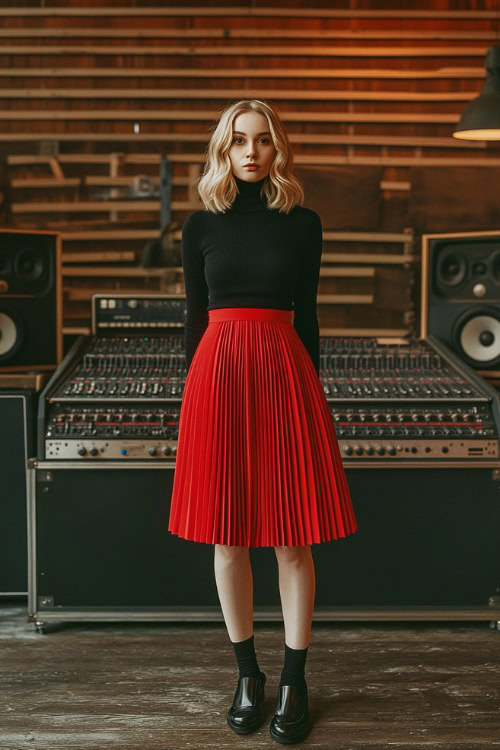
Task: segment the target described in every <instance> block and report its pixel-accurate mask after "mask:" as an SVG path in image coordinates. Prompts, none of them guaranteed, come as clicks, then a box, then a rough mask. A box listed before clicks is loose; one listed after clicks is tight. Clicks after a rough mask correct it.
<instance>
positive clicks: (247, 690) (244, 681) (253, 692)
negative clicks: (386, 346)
mask: <svg viewBox="0 0 500 750" xmlns="http://www.w3.org/2000/svg"><path fill="white" fill-rule="evenodd" d="M261 674H262V677H252V676H250V677H240V678H239V679H238V685H237V687H236V691H235V693H234V698H233V702H232V704H231V707H230V709H229V711H228V712H227V723H228V726H230V727H231V729H232V730H233V732H236V733H237V734H249V733H250V732H255V730H256V729H258V727H259V724H260V720H261V716H260V704H261V703H262V701H263V700H264V685H265V682H266V675H265V674H264V672H262V673H261Z"/></svg>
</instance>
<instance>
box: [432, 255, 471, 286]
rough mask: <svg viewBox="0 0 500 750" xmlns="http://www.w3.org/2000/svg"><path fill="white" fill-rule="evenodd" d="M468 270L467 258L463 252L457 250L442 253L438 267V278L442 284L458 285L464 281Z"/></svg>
mask: <svg viewBox="0 0 500 750" xmlns="http://www.w3.org/2000/svg"><path fill="white" fill-rule="evenodd" d="M466 272H467V260H466V258H465V256H464V255H463V253H460V252H458V251H457V250H448V251H444V252H443V253H441V255H440V256H439V259H438V262H437V269H436V279H437V281H438V284H439V285H440V286H444V287H450V286H458V285H459V284H461V283H462V282H463V281H464V279H465V276H466Z"/></svg>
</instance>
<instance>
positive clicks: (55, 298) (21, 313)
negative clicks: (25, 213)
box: [0, 229, 62, 372]
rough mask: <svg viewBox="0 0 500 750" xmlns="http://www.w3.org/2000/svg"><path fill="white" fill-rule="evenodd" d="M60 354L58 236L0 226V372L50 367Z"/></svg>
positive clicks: (60, 304)
mask: <svg viewBox="0 0 500 750" xmlns="http://www.w3.org/2000/svg"><path fill="white" fill-rule="evenodd" d="M61 359H62V273H61V241H60V236H59V234H57V233H54V232H43V231H40V232H31V231H24V230H11V229H1V230H0V372H23V371H27V370H32V369H33V368H36V369H37V370H52V369H55V368H56V367H57V365H58V364H59V363H60V362H61Z"/></svg>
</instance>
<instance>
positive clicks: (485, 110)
mask: <svg viewBox="0 0 500 750" xmlns="http://www.w3.org/2000/svg"><path fill="white" fill-rule="evenodd" d="M486 74H487V75H486V80H485V82H484V84H483V88H482V90H481V93H480V94H479V96H477V97H476V98H475V99H473V100H472V101H471V102H470V104H468V105H467V107H466V108H465V109H464V111H463V113H462V117H461V118H460V122H459V123H458V125H457V128H456V130H455V131H454V133H453V137H454V138H463V139H465V140H469V141H500V46H495V47H490V48H489V50H488V52H487V54H486Z"/></svg>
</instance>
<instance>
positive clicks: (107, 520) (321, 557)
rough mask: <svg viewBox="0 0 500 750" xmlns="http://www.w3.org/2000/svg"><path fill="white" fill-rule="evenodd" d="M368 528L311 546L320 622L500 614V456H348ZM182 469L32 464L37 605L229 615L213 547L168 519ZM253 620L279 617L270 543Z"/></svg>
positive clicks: (259, 552) (262, 556)
mask: <svg viewBox="0 0 500 750" xmlns="http://www.w3.org/2000/svg"><path fill="white" fill-rule="evenodd" d="M345 469H346V474H347V478H348V482H349V486H350V489H351V493H352V497H353V504H354V509H355V513H356V518H357V522H358V530H357V532H356V533H355V534H352V535H350V536H348V537H346V538H341V539H338V540H333V541H331V542H328V543H323V544H319V545H313V546H312V551H313V556H314V560H315V565H316V599H315V615H314V616H315V619H325V620H374V619H380V620H388V619H394V620H397V619H399V620H445V619H458V620H489V621H490V623H491V624H492V625H498V624H499V623H500V598H499V592H500V558H499V555H498V539H499V529H500V465H499V464H498V463H495V462H487V461H486V462H484V464H483V465H481V466H478V465H477V463H476V464H475V466H474V467H473V468H472V467H471V465H470V463H469V464H465V463H463V465H459V464H455V465H454V466H445V465H440V466H436V463H435V462H434V463H432V464H431V463H427V462H426V463H425V464H424V463H422V464H421V465H418V466H416V465H415V462H413V463H412V464H411V465H410V463H409V462H408V464H407V465H406V466H401V462H399V463H398V465H397V466H395V465H390V464H389V462H386V463H385V464H384V466H383V467H381V466H380V465H378V466H376V467H374V466H370V464H369V462H366V465H365V466H360V462H358V461H357V462H356V465H355V466H349V462H345ZM173 476H174V466H173V465H166V464H159V463H158V464H155V465H153V466H152V465H151V462H144V461H143V462H136V463H134V462H127V463H125V462H123V463H122V462H119V461H117V462H109V463H100V464H99V463H97V462H92V461H88V462H68V461H66V462H61V461H60V462H56V461H50V462H48V461H39V460H37V459H31V460H30V461H29V462H28V489H29V492H28V515H29V518H28V536H29V543H28V553H29V560H28V562H29V579H30V580H29V598H28V605H29V616H30V618H31V619H32V620H33V622H34V623H35V626H36V627H37V628H38V630H39V631H40V632H42V631H43V629H44V626H45V625H46V624H47V623H48V622H49V621H53V620H80V621H81V620H125V619H126V620H210V619H211V620H214V619H215V620H219V619H220V620H222V612H221V609H220V604H219V600H218V596H217V590H216V586H215V580H214V571H213V550H214V547H213V545H209V544H201V543H197V542H193V541H187V540H184V539H181V538H179V537H177V536H174V535H173V534H171V533H170V532H169V531H168V530H167V525H168V514H169V509H170V497H171V491H172V482H173ZM250 554H251V560H252V569H253V573H254V603H255V619H256V620H266V619H267V620H271V619H272V620H280V619H281V617H282V616H281V607H280V600H279V588H278V569H277V562H276V557H275V554H274V549H273V548H272V547H268V548H258V549H255V548H253V549H251V552H250Z"/></svg>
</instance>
